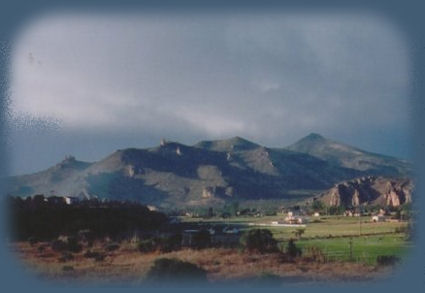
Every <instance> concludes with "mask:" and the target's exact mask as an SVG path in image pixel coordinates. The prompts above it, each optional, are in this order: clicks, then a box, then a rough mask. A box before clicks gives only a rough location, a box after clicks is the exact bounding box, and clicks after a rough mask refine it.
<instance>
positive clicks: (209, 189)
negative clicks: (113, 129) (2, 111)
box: [8, 134, 411, 207]
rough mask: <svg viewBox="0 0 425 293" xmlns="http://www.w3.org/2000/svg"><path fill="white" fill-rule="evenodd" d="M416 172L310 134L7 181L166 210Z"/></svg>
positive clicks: (142, 155)
mask: <svg viewBox="0 0 425 293" xmlns="http://www.w3.org/2000/svg"><path fill="white" fill-rule="evenodd" d="M410 173H411V167H410V164H409V163H408V162H406V161H403V160H399V159H396V158H392V157H388V156H382V155H379V154H373V153H369V152H366V151H363V150H360V149H357V148H354V147H351V146H348V145H344V144H341V143H337V142H334V141H332V140H329V139H326V138H324V137H322V136H320V135H318V134H310V135H308V136H306V137H304V138H302V139H301V140H299V141H298V142H296V143H295V144H293V145H291V146H289V147H287V148H267V147H264V146H261V145H259V144H256V143H254V142H250V141H248V140H245V139H243V138H240V137H233V138H230V139H225V140H215V141H201V142H199V143H197V144H195V145H193V146H187V145H183V144H180V143H177V142H166V141H161V144H160V145H159V146H157V147H152V148H146V149H135V148H129V149H123V150H117V151H116V152H114V153H112V154H111V155H109V156H107V157H106V158H104V159H102V160H100V161H98V162H94V163H87V162H81V161H78V160H76V159H75V158H73V157H68V158H66V159H65V160H64V161H62V162H60V163H58V164H57V165H55V166H53V167H51V168H49V169H47V170H44V171H40V172H37V173H33V174H28V175H22V176H14V177H11V178H10V179H9V188H8V193H9V194H12V195H19V196H30V195H33V194H40V193H42V194H45V195H51V194H56V195H68V196H77V197H85V198H87V197H88V198H90V197H99V198H109V199H122V200H136V201H140V202H142V203H145V204H154V205H158V206H162V207H170V206H194V205H207V204H208V205H211V204H215V203H223V202H225V201H227V200H235V199H236V200H248V199H249V200H255V199H288V198H291V197H293V194H294V193H293V191H297V190H308V191H310V192H311V193H312V194H314V192H315V191H323V190H326V189H328V188H331V187H332V186H333V185H334V184H336V183H338V182H340V181H343V180H349V179H353V178H357V177H362V176H369V175H379V176H391V177H407V176H409V174H410Z"/></svg>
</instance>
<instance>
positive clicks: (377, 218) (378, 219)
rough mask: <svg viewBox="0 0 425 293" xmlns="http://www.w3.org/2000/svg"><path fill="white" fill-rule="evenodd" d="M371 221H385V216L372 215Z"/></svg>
mask: <svg viewBox="0 0 425 293" xmlns="http://www.w3.org/2000/svg"><path fill="white" fill-rule="evenodd" d="M372 222H374V223H377V222H385V217H384V216H381V215H377V216H373V217H372Z"/></svg>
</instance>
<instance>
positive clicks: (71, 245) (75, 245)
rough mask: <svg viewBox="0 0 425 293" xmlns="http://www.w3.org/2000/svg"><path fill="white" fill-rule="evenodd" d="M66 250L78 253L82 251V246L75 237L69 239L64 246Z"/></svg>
mask: <svg viewBox="0 0 425 293" xmlns="http://www.w3.org/2000/svg"><path fill="white" fill-rule="evenodd" d="M66 250H68V251H71V252H74V253H78V252H80V251H81V250H83V246H82V245H81V244H80V243H79V242H78V239H77V237H69V238H68V242H67V245H66Z"/></svg>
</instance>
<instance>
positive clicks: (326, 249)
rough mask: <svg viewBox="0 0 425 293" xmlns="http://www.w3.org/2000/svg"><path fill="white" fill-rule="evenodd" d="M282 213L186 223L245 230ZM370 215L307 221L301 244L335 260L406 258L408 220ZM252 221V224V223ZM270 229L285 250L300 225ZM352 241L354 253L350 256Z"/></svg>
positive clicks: (275, 219) (190, 219) (191, 220)
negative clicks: (380, 219)
mask: <svg viewBox="0 0 425 293" xmlns="http://www.w3.org/2000/svg"><path fill="white" fill-rule="evenodd" d="M280 219H282V217H281V216H266V217H259V218H254V217H234V218H230V219H220V218H211V219H203V220H201V221H200V220H195V219H193V218H189V217H182V218H181V220H182V221H183V222H187V223H192V224H195V223H196V224H198V225H201V226H203V225H206V226H213V227H214V225H222V224H225V225H229V226H232V225H235V226H237V227H239V228H240V229H241V230H242V231H244V230H248V229H252V228H254V227H256V226H251V225H252V224H254V225H255V224H264V223H271V222H272V221H278V220H280ZM370 219H371V218H370V217H344V216H323V217H318V218H317V219H312V221H311V222H310V223H308V224H306V227H305V228H303V229H304V232H303V234H302V235H301V237H300V239H298V240H297V242H296V243H297V245H298V246H299V247H301V248H302V249H305V250H307V249H308V248H311V247H317V248H319V249H321V250H322V252H323V253H325V254H326V255H328V256H329V258H330V259H332V260H337V261H355V262H363V263H367V264H376V258H377V256H379V255H394V256H397V257H400V258H402V257H403V256H404V255H405V254H406V253H407V252H408V248H409V246H411V245H412V244H411V243H410V242H409V241H407V235H406V231H407V229H408V223H407V222H379V223H373V222H371V220H370ZM250 223H251V225H249V224H250ZM261 228H267V229H269V230H270V231H271V232H272V233H273V236H274V238H275V239H276V240H277V241H278V242H279V243H280V245H281V247H282V249H283V247H284V246H285V244H286V242H287V241H288V240H289V239H290V238H297V237H296V235H295V234H296V233H295V232H296V230H297V229H298V228H297V227H276V226H272V225H270V226H265V227H264V226H261ZM350 241H351V255H350Z"/></svg>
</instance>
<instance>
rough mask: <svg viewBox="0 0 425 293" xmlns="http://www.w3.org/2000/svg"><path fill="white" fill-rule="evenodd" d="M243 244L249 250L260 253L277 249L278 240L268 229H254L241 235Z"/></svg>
mask: <svg viewBox="0 0 425 293" xmlns="http://www.w3.org/2000/svg"><path fill="white" fill-rule="evenodd" d="M241 243H242V245H243V246H244V247H245V248H246V249H248V250H249V251H258V252H260V253H266V252H275V251H277V250H278V249H277V241H276V239H274V238H273V234H272V232H270V230H268V229H252V230H249V231H248V232H246V233H245V234H243V235H242V237H241Z"/></svg>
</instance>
